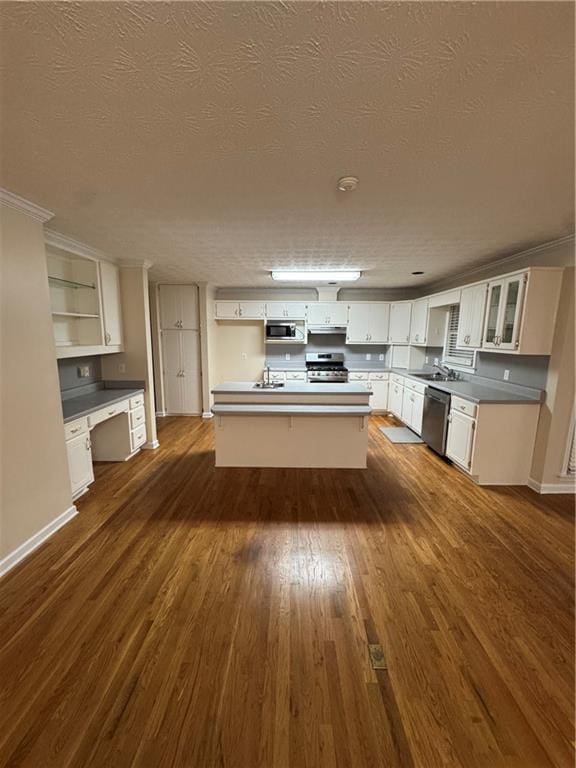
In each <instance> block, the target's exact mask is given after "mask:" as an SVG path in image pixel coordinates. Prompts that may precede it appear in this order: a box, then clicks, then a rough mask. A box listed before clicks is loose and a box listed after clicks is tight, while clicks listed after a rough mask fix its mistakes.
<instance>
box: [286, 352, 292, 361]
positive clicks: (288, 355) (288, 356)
mask: <svg viewBox="0 0 576 768" xmlns="http://www.w3.org/2000/svg"><path fill="white" fill-rule="evenodd" d="M290 357H291V355H290V352H286V355H285V359H286V360H290Z"/></svg>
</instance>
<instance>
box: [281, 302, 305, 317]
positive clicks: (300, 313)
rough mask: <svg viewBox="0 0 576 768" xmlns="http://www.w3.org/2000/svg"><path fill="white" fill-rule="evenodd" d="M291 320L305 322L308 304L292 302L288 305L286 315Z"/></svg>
mask: <svg viewBox="0 0 576 768" xmlns="http://www.w3.org/2000/svg"><path fill="white" fill-rule="evenodd" d="M285 316H286V317H287V318H288V319H289V320H305V319H306V304H304V303H303V302H300V301H290V302H288V303H287V304H286V315H285Z"/></svg>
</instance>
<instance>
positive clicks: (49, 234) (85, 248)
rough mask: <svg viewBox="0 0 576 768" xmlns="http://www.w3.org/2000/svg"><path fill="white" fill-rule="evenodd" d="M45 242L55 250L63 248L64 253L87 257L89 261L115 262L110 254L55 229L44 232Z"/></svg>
mask: <svg viewBox="0 0 576 768" xmlns="http://www.w3.org/2000/svg"><path fill="white" fill-rule="evenodd" d="M44 242H45V243H46V245H52V246H53V247H54V248H61V249H62V250H63V251H69V252H70V253H75V254H76V255H77V256H87V257H88V258H89V259H101V260H103V261H114V259H112V258H111V257H110V256H108V254H106V253H104V252H103V251H99V250H98V248H92V246H91V245H86V243H81V242H80V240H75V239H74V238H73V237H69V236H68V235H63V234H62V233H61V232H56V231H55V230H53V229H45V230H44Z"/></svg>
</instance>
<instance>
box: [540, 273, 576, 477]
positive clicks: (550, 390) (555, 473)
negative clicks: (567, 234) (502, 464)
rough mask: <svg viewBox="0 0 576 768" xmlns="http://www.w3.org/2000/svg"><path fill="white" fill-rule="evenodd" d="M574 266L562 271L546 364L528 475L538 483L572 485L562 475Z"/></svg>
mask: <svg viewBox="0 0 576 768" xmlns="http://www.w3.org/2000/svg"><path fill="white" fill-rule="evenodd" d="M574 279H575V272H574V268H571V269H565V270H564V278H563V281H562V291H561V294H560V304H559V307H558V315H557V318H556V329H555V332H554V341H553V345H552V355H551V357H550V364H549V366H548V379H547V382H546V402H545V403H544V405H543V406H542V408H541V411H540V420H539V422H538V431H537V433H536V444H535V448H534V457H533V461H532V472H531V478H532V479H533V480H534V481H536V482H537V483H541V484H543V485H546V484H560V483H566V484H571V485H573V484H574V480H573V479H572V478H562V477H561V476H560V475H561V473H562V470H563V469H564V466H563V465H564V460H565V456H566V447H567V444H568V439H569V431H570V426H571V419H572V414H573V410H574V366H575V360H574V345H575V338H574V319H575V318H574Z"/></svg>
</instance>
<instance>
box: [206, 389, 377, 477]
mask: <svg viewBox="0 0 576 768" xmlns="http://www.w3.org/2000/svg"><path fill="white" fill-rule="evenodd" d="M212 394H213V395H214V405H213V407H212V413H213V414H214V416H215V436H216V466H217V467H316V468H329V467H333V468H354V469H363V468H365V467H366V454H367V450H368V416H369V415H370V406H369V399H370V390H369V389H368V388H367V387H366V386H365V385H362V384H349V383H345V384H334V383H326V384H322V383H313V384H312V383H307V382H290V383H286V384H284V385H283V386H275V387H262V386H259V382H258V383H255V382H230V383H226V384H220V385H219V386H217V387H215V388H214V389H213V390H212Z"/></svg>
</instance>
